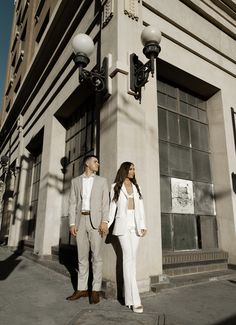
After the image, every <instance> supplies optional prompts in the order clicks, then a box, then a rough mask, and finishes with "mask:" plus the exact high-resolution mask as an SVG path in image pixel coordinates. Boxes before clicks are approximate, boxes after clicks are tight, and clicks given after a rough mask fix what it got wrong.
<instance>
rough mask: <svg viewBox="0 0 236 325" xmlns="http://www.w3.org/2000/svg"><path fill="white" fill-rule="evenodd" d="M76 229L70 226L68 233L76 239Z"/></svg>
mask: <svg viewBox="0 0 236 325" xmlns="http://www.w3.org/2000/svg"><path fill="white" fill-rule="evenodd" d="M77 231H78V229H76V227H75V226H70V233H71V235H72V236H75V237H76V233H77Z"/></svg>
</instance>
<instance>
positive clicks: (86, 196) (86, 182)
mask: <svg viewBox="0 0 236 325" xmlns="http://www.w3.org/2000/svg"><path fill="white" fill-rule="evenodd" d="M94 176H95V174H92V175H90V176H86V175H85V174H83V193H82V211H90V197H91V191H92V187H93V181H94Z"/></svg>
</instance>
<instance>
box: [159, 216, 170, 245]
mask: <svg viewBox="0 0 236 325" xmlns="http://www.w3.org/2000/svg"><path fill="white" fill-rule="evenodd" d="M161 237H162V249H163V250H173V245H172V226H171V215H170V214H164V213H162V214H161Z"/></svg>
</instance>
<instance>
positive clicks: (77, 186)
mask: <svg viewBox="0 0 236 325" xmlns="http://www.w3.org/2000/svg"><path fill="white" fill-rule="evenodd" d="M98 168H99V162H98V158H97V157H96V156H94V155H89V156H86V157H85V159H84V173H83V174H82V175H80V176H78V177H76V178H74V179H72V182H71V192H70V198H69V222H70V233H71V234H72V235H73V236H75V237H76V241H77V249H78V266H79V267H78V286H77V290H76V291H75V292H74V293H73V294H72V295H71V296H69V297H67V298H66V299H67V300H76V299H79V298H81V297H87V296H88V276H89V251H90V249H91V252H92V269H93V282H92V293H91V303H94V304H96V303H98V302H99V301H100V299H99V291H100V290H101V284H102V246H103V235H105V234H107V232H108V213H109V193H108V186H107V181H106V179H105V178H103V177H100V176H97V175H96V174H95V173H96V172H97V171H98Z"/></svg>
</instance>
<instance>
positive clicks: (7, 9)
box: [0, 0, 14, 110]
mask: <svg viewBox="0 0 236 325" xmlns="http://www.w3.org/2000/svg"><path fill="white" fill-rule="evenodd" d="M13 12H14V0H0V110H1V109H2V97H3V92H4V86H5V77H6V65H7V58H8V50H9V43H10V36H11V25H12V19H13Z"/></svg>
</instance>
